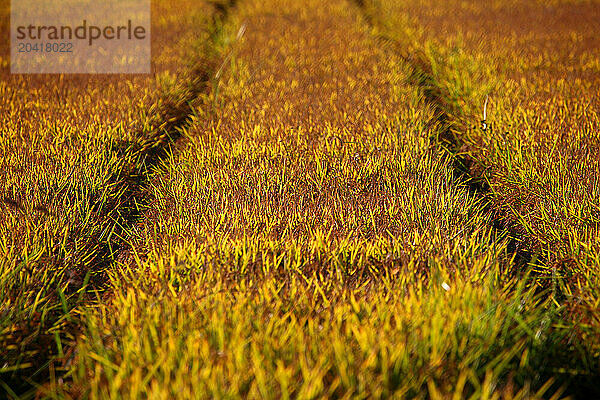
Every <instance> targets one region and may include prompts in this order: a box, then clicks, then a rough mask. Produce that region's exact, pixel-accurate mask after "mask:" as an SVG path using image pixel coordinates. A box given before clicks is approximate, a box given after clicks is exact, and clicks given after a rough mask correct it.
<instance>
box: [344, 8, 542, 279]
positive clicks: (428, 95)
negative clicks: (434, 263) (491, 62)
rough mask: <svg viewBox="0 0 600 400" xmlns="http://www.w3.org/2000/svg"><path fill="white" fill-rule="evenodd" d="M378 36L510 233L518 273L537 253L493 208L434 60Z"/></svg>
mask: <svg viewBox="0 0 600 400" xmlns="http://www.w3.org/2000/svg"><path fill="white" fill-rule="evenodd" d="M350 1H351V2H352V3H354V4H355V5H356V6H357V7H358V8H359V9H360V10H361V12H362V15H363V18H364V19H365V21H366V22H367V23H368V24H369V25H370V26H372V27H377V25H378V23H377V21H376V20H375V18H373V15H372V14H371V12H373V10H369V9H368V6H367V4H366V3H365V1H364V0H350ZM377 37H378V39H379V40H380V41H381V42H382V43H383V44H384V47H387V48H389V47H388V46H391V49H392V50H391V51H393V52H394V54H395V55H397V56H399V57H400V58H402V59H403V60H404V61H405V62H406V64H407V66H408V67H409V69H410V72H411V74H410V77H409V81H410V83H411V84H413V85H415V86H416V87H418V88H419V89H420V91H421V93H422V95H423V99H424V100H425V102H426V103H427V104H428V105H429V106H430V107H431V108H432V110H433V111H434V115H435V118H434V121H433V122H434V123H433V124H431V129H432V130H435V132H434V135H433V136H432V140H433V142H434V144H436V145H437V146H440V147H442V148H443V149H444V150H445V151H447V152H448V153H449V154H450V155H451V157H452V160H453V168H454V176H455V177H456V179H457V180H458V181H460V182H463V183H464V184H465V185H466V186H467V187H468V188H469V191H470V192H471V193H472V194H473V195H475V196H477V197H478V198H482V199H484V200H485V202H484V205H485V206H484V209H485V210H486V212H489V213H490V215H492V220H491V223H492V227H493V229H494V230H495V231H496V232H497V234H498V236H499V237H502V236H506V237H507V238H508V239H509V242H508V246H507V249H508V251H509V252H511V253H512V254H514V256H515V257H514V264H513V265H512V266H511V267H510V268H511V271H510V272H511V273H514V274H518V273H519V272H521V271H522V270H523V269H526V268H527V266H528V265H529V264H530V263H532V262H534V259H535V258H536V257H537V254H534V253H532V251H531V250H530V249H528V248H526V247H524V246H523V245H522V244H521V242H520V241H519V240H518V239H517V238H518V237H519V233H518V232H517V231H516V230H515V229H514V228H511V227H510V226H509V225H507V224H505V223H504V222H503V220H504V216H503V215H499V214H498V212H497V211H494V210H492V208H491V205H490V194H491V187H490V186H489V184H488V183H487V181H486V178H485V176H484V172H485V166H481V165H480V163H478V161H477V160H476V159H475V158H473V157H472V156H471V155H470V154H468V153H467V152H465V151H464V150H465V148H468V143H466V142H465V141H464V140H463V139H462V138H461V137H460V135H459V134H458V132H459V131H460V129H461V128H463V127H464V126H465V121H463V120H461V119H460V118H459V117H458V116H456V115H455V110H453V106H451V105H450V104H449V103H448V101H447V100H446V99H447V98H448V96H447V95H446V93H445V92H444V89H443V88H442V87H441V86H440V85H438V83H437V81H436V79H435V76H434V73H433V70H432V65H431V62H430V61H429V60H428V58H427V56H426V55H425V53H424V52H422V51H418V50H417V52H416V53H414V54H408V53H407V51H408V49H407V48H406V46H404V45H403V44H402V43H399V42H398V41H397V40H395V39H393V38H391V37H389V36H387V35H385V34H384V33H379V34H378V35H377ZM483 122H484V121H483Z"/></svg>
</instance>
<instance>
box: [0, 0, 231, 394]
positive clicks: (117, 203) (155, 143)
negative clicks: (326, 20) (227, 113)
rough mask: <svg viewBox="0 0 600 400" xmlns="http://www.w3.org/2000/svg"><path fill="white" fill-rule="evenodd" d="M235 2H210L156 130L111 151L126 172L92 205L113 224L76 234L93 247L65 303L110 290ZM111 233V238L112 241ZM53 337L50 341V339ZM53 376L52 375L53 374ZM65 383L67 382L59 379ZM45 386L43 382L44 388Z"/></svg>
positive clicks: (41, 361) (27, 386) (47, 359)
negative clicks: (201, 35) (197, 46)
mask: <svg viewBox="0 0 600 400" xmlns="http://www.w3.org/2000/svg"><path fill="white" fill-rule="evenodd" d="M235 3H236V0H227V1H226V2H211V5H212V6H213V8H214V13H213V15H212V24H211V25H209V32H210V35H209V41H208V42H207V43H205V45H204V46H203V47H201V49H202V50H206V53H203V52H202V51H201V52H200V54H195V55H193V56H192V57H193V58H192V59H191V60H190V61H191V62H192V67H191V68H190V69H189V70H188V71H186V72H184V73H182V74H178V79H183V82H182V83H181V84H180V85H179V88H178V91H177V92H176V93H175V94H174V95H173V94H169V93H163V96H162V98H161V99H160V101H161V103H160V104H159V105H157V104H153V105H151V108H150V110H149V112H148V115H150V116H151V118H152V121H151V122H152V127H151V129H150V130H148V128H146V130H144V129H140V130H139V131H138V132H136V133H135V134H134V135H133V137H134V139H133V140H122V141H120V142H116V143H114V144H113V145H112V148H111V152H112V153H114V154H117V155H118V156H119V159H120V160H121V163H122V164H121V168H120V170H119V172H118V173H116V174H114V175H113V176H112V177H111V178H110V179H109V181H108V182H107V186H108V187H109V188H110V193H111V194H114V196H111V198H112V200H110V201H108V202H106V201H105V200H104V195H105V194H102V193H101V194H96V195H95V196H91V197H90V199H89V203H90V205H91V209H92V212H93V213H95V214H97V215H99V216H100V217H101V220H102V221H109V222H107V223H106V226H103V229H101V230H99V232H98V231H96V233H93V234H90V233H88V232H85V231H79V232H76V233H75V234H76V235H77V237H84V238H85V239H86V241H87V243H88V245H87V247H88V248H87V252H86V254H89V255H87V256H88V257H90V260H89V263H86V270H85V271H77V270H76V269H77V267H74V268H73V272H72V277H71V278H70V279H69V284H68V286H67V287H66V290H65V291H64V295H65V297H66V300H65V301H66V302H69V301H70V300H69V299H70V297H71V296H76V295H77V296H78V295H83V296H87V295H85V293H81V294H79V293H80V291H82V290H86V288H87V290H90V289H91V290H100V291H102V290H105V289H106V288H105V286H106V277H105V271H106V270H108V269H109V268H110V267H111V265H112V264H113V262H114V261H115V260H116V259H117V258H118V257H119V255H120V254H121V253H122V252H123V251H126V249H127V248H128V239H127V236H128V232H129V231H130V229H131V228H132V227H133V226H134V225H135V224H136V223H138V222H139V220H140V219H142V218H143V215H144V210H145V208H146V207H147V206H148V204H149V202H150V200H149V199H148V198H147V193H146V191H145V188H146V186H147V185H148V183H149V179H150V175H149V171H150V170H152V169H155V168H156V167H157V166H158V165H159V164H160V162H161V161H162V160H163V159H164V158H165V157H167V156H168V155H169V153H170V149H171V147H172V145H173V144H174V143H176V142H177V141H178V140H179V138H180V136H181V134H180V129H182V128H184V127H186V126H187V125H188V124H189V118H190V116H191V115H192V113H193V103H194V101H195V100H196V99H197V98H198V97H199V96H201V95H202V94H205V93H208V91H209V90H210V86H211V79H212V77H213V76H214V73H215V70H216V67H218V65H219V60H218V58H219V57H218V56H217V55H216V54H214V52H212V53H211V50H212V48H211V46H212V45H213V43H214V42H215V41H216V40H218V38H219V36H220V35H221V31H220V29H221V25H222V24H221V22H222V21H223V20H225V19H227V16H228V14H229V11H230V9H231V8H232V7H234V6H235ZM107 232H109V233H108V235H107ZM56 262H57V263H65V264H66V263H68V261H67V260H60V259H57V260H56ZM83 274H89V280H88V278H87V277H86V279H83V277H82V276H79V275H83ZM93 301H94V296H93V295H90V296H89V299H87V300H83V302H84V304H86V303H88V304H90V303H89V302H93ZM79 322H80V321H79V320H78V319H76V320H73V321H71V322H69V323H68V326H67V331H69V332H70V333H71V334H72V335H73V336H76V335H77V333H78V332H79V330H80V323H79ZM46 336H48V337H46ZM38 340H42V341H44V346H47V347H48V348H50V347H51V346H52V343H53V340H54V336H52V335H42V336H40V337H39V338H38ZM62 346H64V349H63V353H64V357H62V358H56V357H55V356H54V355H52V354H51V352H50V350H48V352H40V353H39V354H37V355H36V356H35V360H33V361H32V366H31V367H30V368H32V369H33V370H34V371H36V372H35V374H34V375H32V376H30V377H29V378H30V380H31V382H32V381H33V379H34V378H36V379H39V380H41V381H42V382H43V381H46V382H48V381H49V380H50V376H49V375H48V376H46V375H47V374H48V373H49V372H52V375H54V378H53V379H58V378H60V377H61V376H63V375H64V373H65V372H66V371H67V370H68V367H69V366H70V364H71V363H72V361H73V358H74V356H75V354H76V351H75V345H74V344H70V343H63V344H62ZM61 362H62V364H63V368H62V369H61V370H58V369H57V370H56V371H55V370H54V364H55V363H61ZM50 370H52V371H50ZM60 379H61V380H62V378H60ZM0 382H1V383H2V386H4V389H6V387H8V388H9V389H10V390H11V393H15V394H16V395H17V396H20V395H25V394H27V393H29V392H31V387H32V384H31V382H29V381H27V382H24V381H23V380H22V379H21V377H20V376H12V377H2V380H0ZM39 383H40V382H38V384H39ZM2 386H0V397H2V396H1V395H2V393H3V392H2V390H1V389H2Z"/></svg>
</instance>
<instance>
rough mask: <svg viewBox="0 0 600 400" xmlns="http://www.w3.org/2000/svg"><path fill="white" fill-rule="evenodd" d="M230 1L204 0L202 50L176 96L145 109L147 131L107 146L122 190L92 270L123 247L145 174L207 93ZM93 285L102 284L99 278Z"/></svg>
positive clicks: (137, 213)
mask: <svg viewBox="0 0 600 400" xmlns="http://www.w3.org/2000/svg"><path fill="white" fill-rule="evenodd" d="M236 2H237V0H227V1H225V2H218V1H214V2H212V1H211V2H209V3H210V4H211V5H212V6H213V7H214V14H213V16H212V18H213V23H212V26H211V27H210V31H211V32H210V39H209V41H208V42H207V43H206V44H205V45H204V47H203V48H202V50H203V51H204V52H201V53H202V54H196V55H194V56H193V57H194V58H193V59H192V62H193V68H192V69H191V70H190V71H188V72H187V73H185V74H184V77H183V79H184V83H182V84H181V86H180V88H179V93H178V95H177V96H169V95H165V98H164V99H163V103H162V104H161V105H160V106H159V107H157V108H158V109H154V108H155V106H156V105H153V106H152V107H151V109H150V111H149V114H154V115H156V120H155V121H154V124H153V125H154V127H153V129H152V130H151V132H150V133H149V134H147V133H144V132H139V133H138V134H137V135H136V137H139V138H140V140H139V141H135V142H131V141H122V142H120V143H117V144H116V145H115V146H114V149H113V150H114V151H115V152H117V154H119V155H121V156H122V158H123V159H124V160H125V162H124V167H123V170H122V171H121V173H120V174H119V175H116V176H115V177H114V179H113V180H112V182H114V184H115V185H116V186H117V187H119V189H118V190H122V191H123V195H122V196H121V201H119V202H118V203H117V204H110V205H109V206H108V207H105V210H104V211H108V212H110V213H113V212H116V213H117V214H118V217H117V218H115V221H114V224H115V227H116V230H115V232H114V233H113V234H112V235H111V237H112V238H113V239H112V240H109V241H106V242H104V243H103V244H102V250H101V251H100V252H98V254H97V256H96V260H95V262H94V264H93V265H94V268H93V269H94V270H97V271H102V270H104V269H106V268H108V267H109V266H110V265H111V264H112V263H113V262H114V260H115V259H117V258H118V257H119V255H120V254H121V253H122V252H123V251H125V250H126V249H127V248H128V244H127V239H126V236H127V232H128V231H129V230H130V229H131V228H132V227H133V226H134V225H135V224H136V223H137V222H138V221H139V220H140V219H141V218H143V215H144V210H145V209H146V207H147V206H148V204H149V202H150V200H149V199H148V198H147V193H146V191H145V188H146V187H147V185H148V183H149V179H150V178H151V177H150V175H149V172H148V171H149V170H152V169H154V168H156V167H157V166H158V165H159V164H160V163H161V161H162V160H163V159H164V158H165V157H168V155H169V153H170V151H171V149H172V146H173V145H174V144H175V143H177V142H178V140H179V139H180V137H181V129H182V128H185V127H186V126H188V125H189V122H190V117H191V116H192V114H193V113H194V101H196V100H197V99H198V98H199V97H200V96H201V95H202V94H207V93H208V92H209V91H210V88H211V84H212V79H213V76H214V74H215V72H216V70H217V68H218V66H219V63H220V60H219V55H217V54H210V53H211V52H213V50H212V48H211V46H212V45H213V44H214V43H215V41H216V40H218V37H219V36H220V35H221V25H222V21H224V20H226V19H227V17H228V14H229V12H230V10H231V9H232V8H233V7H235V4H236ZM177 79H180V77H178V78H177ZM100 212H102V210H100ZM98 283H100V284H102V283H104V282H103V280H102V279H100V281H99V282H98Z"/></svg>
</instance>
